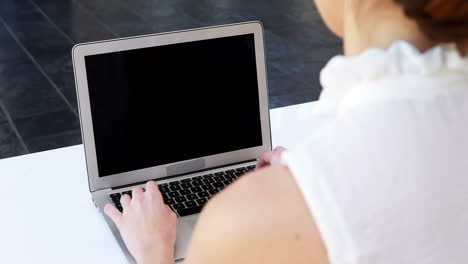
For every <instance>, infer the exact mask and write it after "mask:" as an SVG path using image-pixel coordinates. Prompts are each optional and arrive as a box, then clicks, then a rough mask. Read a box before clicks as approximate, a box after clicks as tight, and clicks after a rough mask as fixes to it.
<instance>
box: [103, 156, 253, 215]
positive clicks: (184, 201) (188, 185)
mask: <svg viewBox="0 0 468 264" xmlns="http://www.w3.org/2000/svg"><path fill="white" fill-rule="evenodd" d="M254 169H255V166H254V165H252V166H247V167H241V168H236V169H229V170H226V171H220V172H216V173H210V174H206V175H203V176H195V177H192V178H186V179H183V180H174V181H172V182H169V183H163V184H159V185H158V186H159V190H160V191H161V194H162V196H163V199H164V203H165V204H167V205H169V206H170V207H171V209H172V210H173V211H174V212H175V213H177V215H178V216H179V217H182V216H186V215H191V214H196V213H199V212H200V211H201V209H202V208H203V206H204V205H205V203H206V202H207V201H208V200H209V199H210V198H211V197H212V196H213V195H215V194H216V193H218V192H219V191H221V190H222V189H223V188H224V187H226V186H227V185H229V184H230V183H231V182H233V181H234V180H236V179H237V178H239V177H240V176H241V175H243V174H245V173H247V172H249V171H252V170H254ZM124 194H128V195H130V197H131V196H132V191H125V192H121V193H113V194H111V195H110V198H111V200H112V202H113V203H114V205H115V207H116V208H117V209H118V210H119V211H121V212H122V210H123V208H122V205H121V204H120V197H121V196H122V195H124Z"/></svg>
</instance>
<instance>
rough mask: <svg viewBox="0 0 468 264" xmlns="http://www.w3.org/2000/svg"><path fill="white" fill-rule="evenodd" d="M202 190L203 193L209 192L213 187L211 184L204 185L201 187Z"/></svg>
mask: <svg viewBox="0 0 468 264" xmlns="http://www.w3.org/2000/svg"><path fill="white" fill-rule="evenodd" d="M202 189H203V190H205V191H206V190H211V189H213V186H212V185H211V184H206V185H203V186H202Z"/></svg>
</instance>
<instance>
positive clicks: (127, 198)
mask: <svg viewBox="0 0 468 264" xmlns="http://www.w3.org/2000/svg"><path fill="white" fill-rule="evenodd" d="M131 200H132V198H130V195H128V194H124V195H122V197H120V204H121V205H122V208H124V209H125V207H127V206H128V205H129V204H130V201H131Z"/></svg>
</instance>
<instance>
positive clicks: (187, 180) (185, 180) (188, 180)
mask: <svg viewBox="0 0 468 264" xmlns="http://www.w3.org/2000/svg"><path fill="white" fill-rule="evenodd" d="M191 181H192V179H190V178H187V179H183V180H181V181H180V182H182V183H185V182H191Z"/></svg>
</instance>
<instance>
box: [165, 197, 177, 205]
mask: <svg viewBox="0 0 468 264" xmlns="http://www.w3.org/2000/svg"><path fill="white" fill-rule="evenodd" d="M164 203H165V204H167V205H172V204H175V203H176V202H175V200H174V199H172V198H169V199H167V200H164Z"/></svg>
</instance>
